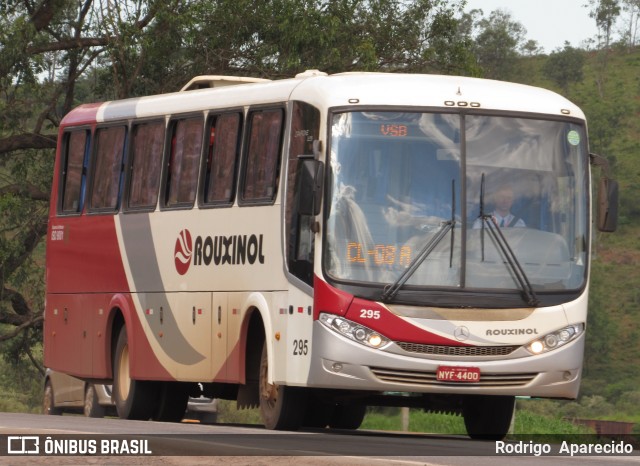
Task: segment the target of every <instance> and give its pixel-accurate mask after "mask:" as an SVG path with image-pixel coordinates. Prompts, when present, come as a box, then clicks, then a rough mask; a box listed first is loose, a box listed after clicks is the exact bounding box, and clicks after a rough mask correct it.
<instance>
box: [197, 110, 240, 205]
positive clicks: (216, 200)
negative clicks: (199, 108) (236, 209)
mask: <svg viewBox="0 0 640 466" xmlns="http://www.w3.org/2000/svg"><path fill="white" fill-rule="evenodd" d="M241 122H242V119H241V116H240V114H239V113H225V114H222V115H217V116H215V117H212V118H210V120H209V125H208V128H209V131H208V133H207V134H208V135H209V137H208V150H207V164H206V168H205V179H204V193H203V202H204V204H205V205H231V204H232V203H233V199H234V193H235V182H236V174H237V172H236V169H237V166H238V155H239V152H240V136H241V134H242V133H241V131H240V128H241Z"/></svg>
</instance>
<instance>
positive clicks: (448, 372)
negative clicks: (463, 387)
mask: <svg viewBox="0 0 640 466" xmlns="http://www.w3.org/2000/svg"><path fill="white" fill-rule="evenodd" d="M436 378H437V380H440V381H442V382H480V368H479V367H461V366H439V367H438V370H437V371H436Z"/></svg>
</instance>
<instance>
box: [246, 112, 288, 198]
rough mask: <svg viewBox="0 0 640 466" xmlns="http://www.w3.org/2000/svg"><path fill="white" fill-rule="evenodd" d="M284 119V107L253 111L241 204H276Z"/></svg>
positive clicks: (250, 119)
mask: <svg viewBox="0 0 640 466" xmlns="http://www.w3.org/2000/svg"><path fill="white" fill-rule="evenodd" d="M283 121H284V111H283V110H282V109H281V108H277V109H266V110H255V111H252V112H251V113H249V135H248V141H247V151H246V154H245V162H244V167H243V169H242V170H243V177H242V178H243V179H242V185H241V191H240V192H241V198H240V201H241V204H272V203H273V202H274V201H275V198H276V194H277V191H278V171H279V169H280V150H281V147H282V124H283Z"/></svg>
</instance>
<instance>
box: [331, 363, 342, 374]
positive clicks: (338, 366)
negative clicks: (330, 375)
mask: <svg viewBox="0 0 640 466" xmlns="http://www.w3.org/2000/svg"><path fill="white" fill-rule="evenodd" d="M331 370H332V371H333V372H340V371H341V370H342V364H340V363H339V362H334V363H333V366H331Z"/></svg>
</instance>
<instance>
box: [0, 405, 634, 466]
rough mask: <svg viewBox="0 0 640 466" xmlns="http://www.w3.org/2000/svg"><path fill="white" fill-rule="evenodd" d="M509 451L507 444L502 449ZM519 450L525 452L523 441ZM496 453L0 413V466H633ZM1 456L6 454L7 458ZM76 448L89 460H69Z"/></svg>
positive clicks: (630, 459) (462, 440)
mask: <svg viewBox="0 0 640 466" xmlns="http://www.w3.org/2000/svg"><path fill="white" fill-rule="evenodd" d="M23 439H24V440H23ZM21 442H23V443H21ZM35 443H37V444H38V445H37V448H38V449H39V450H40V452H41V454H40V455H35V454H26V453H25V454H19V453H20V452H21V451H23V450H24V451H25V452H27V451H35V448H36V446H35ZM516 444H517V443H513V442H511V443H510V445H511V446H510V447H508V448H514V446H515V445H516ZM45 445H46V446H45ZM523 445H524V447H526V446H527V445H529V448H533V447H532V446H531V444H530V443H529V442H522V443H521V444H520V446H521V447H522V446H523ZM553 447H554V448H557V447H558V445H554V446H553ZM92 448H93V450H92ZM496 448H497V445H496V443H495V442H479V441H473V440H470V439H468V438H466V437H462V436H441V435H433V434H413V433H412V434H405V433H389V432H375V431H360V430H359V431H355V432H351V431H338V430H313V431H312V430H308V431H301V432H293V433H292V432H274V431H267V430H265V429H262V428H259V427H256V426H237V425H219V424H218V425H201V424H198V423H187V422H184V423H179V424H173V423H161V422H144V421H125V420H120V419H109V418H107V419H91V418H85V417H83V416H73V415H65V416H43V415H34V414H12V413H0V455H5V456H0V464H12V465H13V464H46V465H57V464H65V465H79V464H144V465H145V466H146V465H166V466H170V465H177V464H180V465H182V464H194V465H200V464H203V465H204V464H225V465H241V464H242V465H244V464H246V465H251V466H262V465H264V466H267V465H268V466H273V465H276V464H277V465H300V464H304V465H322V466H333V465H343V464H345V465H365V464H366V465H377V464H380V465H386V464H390V465H442V466H445V465H447V466H463V465H464V466H469V465H480V466H485V465H486V466H496V465H502V464H504V465H507V464H508V465H511V464H518V465H522V466H529V465H540V464H542V465H545V464H546V465H549V466H551V465H554V466H555V465H576V466H577V465H580V466H590V465H593V466H596V465H606V466H609V465H618V464H620V465H632V464H637V465H640V456H638V453H639V452H638V451H635V452H634V453H633V454H631V455H618V456H613V455H590V456H573V457H571V456H567V455H564V456H545V455H543V456H534V455H533V454H530V455H528V456H518V457H514V456H506V455H497V454H496ZM9 449H11V453H12V454H11V455H7V453H8V452H9ZM22 449H23V450H22ZM83 449H85V450H87V451H88V452H89V453H93V452H94V451H95V453H96V455H85V456H77V455H70V454H69V453H70V452H71V453H73V452H75V451H78V450H83ZM43 452H45V453H46V452H49V453H51V452H53V454H49V455H47V454H45V453H43ZM56 452H57V453H58V454H56ZM14 453H17V454H14ZM65 453H66V454H65ZM127 453H128V454H127ZM133 453H136V454H135V455H134V454H133ZM137 453H142V454H140V455H138V454H137Z"/></svg>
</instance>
